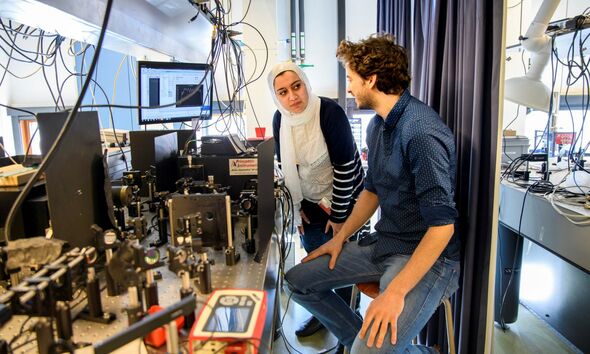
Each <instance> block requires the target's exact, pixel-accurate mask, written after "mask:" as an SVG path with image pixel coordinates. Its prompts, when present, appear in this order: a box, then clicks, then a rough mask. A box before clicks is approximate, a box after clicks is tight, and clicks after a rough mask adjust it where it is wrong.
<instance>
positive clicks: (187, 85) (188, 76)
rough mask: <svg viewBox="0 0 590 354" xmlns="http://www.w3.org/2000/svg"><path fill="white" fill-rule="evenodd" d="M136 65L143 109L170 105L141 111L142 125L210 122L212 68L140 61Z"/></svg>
mask: <svg viewBox="0 0 590 354" xmlns="http://www.w3.org/2000/svg"><path fill="white" fill-rule="evenodd" d="M137 65H138V76H137V77H138V85H137V87H138V94H137V97H138V101H139V104H140V105H141V106H142V107H159V106H166V105H170V106H167V107H160V108H150V109H147V108H140V109H139V114H138V117H139V124H152V123H172V122H185V121H191V120H193V119H202V120H207V119H211V108H212V103H213V97H212V96H213V94H212V79H211V78H212V70H211V66H210V65H208V64H194V63H173V62H155V61H138V62H137ZM179 101H181V102H180V103H178V102H179ZM175 102H176V104H174V103H175Z"/></svg>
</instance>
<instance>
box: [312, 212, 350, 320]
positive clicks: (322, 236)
mask: <svg viewBox="0 0 590 354" xmlns="http://www.w3.org/2000/svg"><path fill="white" fill-rule="evenodd" d="M325 230H326V223H311V224H306V223H303V235H301V244H302V245H303V248H304V249H305V252H307V253H308V254H309V253H310V252H313V251H314V250H315V249H317V248H318V247H320V246H321V245H323V244H324V243H326V242H328V241H330V240H331V239H332V230H331V229H330V231H328V233H327V234H326V233H325V232H324V231H325ZM334 292H335V293H336V294H338V296H340V298H342V299H343V300H344V301H346V303H347V304H349V303H350V298H351V297H352V286H347V287H345V288H340V289H335V290H334ZM360 300H361V298H360V296H359V297H357V302H356V305H355V310H357V311H358V309H359V306H360V303H361V301H360Z"/></svg>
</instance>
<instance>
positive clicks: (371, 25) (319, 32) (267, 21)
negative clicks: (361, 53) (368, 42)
mask: <svg viewBox="0 0 590 354" xmlns="http://www.w3.org/2000/svg"><path fill="white" fill-rule="evenodd" d="M337 1H338V0H322V1H317V0H315V1H314V0H306V1H305V4H304V6H305V41H306V42H305V53H306V60H305V64H309V65H313V66H312V67H307V68H304V69H303V70H304V71H305V72H306V74H307V75H308V78H309V80H310V84H311V86H312V88H313V91H314V93H315V94H317V95H321V96H327V97H332V98H337V96H338V66H339V65H340V64H339V63H338V61H337V60H336V47H337V45H338V22H337V21H338V13H337ZM247 2H248V0H244V4H247ZM277 3H278V4H277ZM277 9H278V10H279V11H281V12H282V13H279V14H276V12H277ZM244 10H245V5H244ZM288 11H289V4H288V1H286V0H258V1H252V5H251V9H250V12H249V13H248V16H247V17H246V21H247V22H250V23H251V24H253V25H254V26H256V27H257V28H258V29H259V30H260V31H261V32H262V33H263V35H264V37H265V39H266V41H267V43H268V46H269V63H268V67H267V70H266V71H265V73H264V75H263V76H262V77H261V78H260V80H258V81H257V82H256V83H254V84H253V85H251V86H250V95H251V97H252V100H253V106H254V109H255V110H256V114H257V115H258V120H259V121H260V124H261V125H262V126H265V127H266V131H267V135H269V134H272V131H271V130H272V116H273V114H274V112H275V110H276V107H275V105H274V103H273V100H272V98H271V96H270V92H269V88H268V85H267V83H266V75H267V73H268V70H269V69H270V68H271V67H272V66H273V65H274V64H276V63H277V62H278V61H279V60H280V59H283V58H284V57H285V56H284V55H281V54H280V53H284V52H282V51H281V50H283V49H284V46H285V43H284V38H279V36H278V35H277V19H279V21H288V20H289V12H288ZM275 14H276V15H275ZM376 19H377V0H366V1H353V0H348V1H346V38H347V39H350V40H358V39H360V38H364V37H366V36H368V35H369V34H372V33H374V32H375V29H376V26H377V25H376ZM288 26H289V25H288V24H287V28H289V27H288ZM279 33H283V31H279ZM281 37H282V36H281ZM244 42H246V43H247V44H248V45H250V46H251V47H252V48H253V49H254V51H255V53H256V55H257V57H258V64H259V68H260V65H261V60H264V53H265V49H264V46H263V45H262V41H261V40H260V39H259V36H258V35H257V34H255V32H254V31H253V30H251V29H249V28H247V27H246V26H244ZM246 58H247V63H246V73H251V72H252V70H253V65H254V63H253V60H252V57H251V54H247V56H246ZM247 75H248V74H247ZM251 110H252V107H250V106H249V105H248V106H247V107H246V112H245V113H246V116H247V120H246V125H247V128H248V136H253V135H254V127H255V126H256V122H255V120H254V116H253V114H252V112H251Z"/></svg>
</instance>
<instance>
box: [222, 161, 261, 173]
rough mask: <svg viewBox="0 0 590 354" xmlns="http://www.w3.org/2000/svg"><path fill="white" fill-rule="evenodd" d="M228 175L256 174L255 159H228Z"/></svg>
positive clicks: (256, 163) (256, 165)
mask: <svg viewBox="0 0 590 354" xmlns="http://www.w3.org/2000/svg"><path fill="white" fill-rule="evenodd" d="M229 175H230V176H248V175H254V176H255V175H258V160H257V159H229Z"/></svg>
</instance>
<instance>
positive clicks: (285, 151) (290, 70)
mask: <svg viewBox="0 0 590 354" xmlns="http://www.w3.org/2000/svg"><path fill="white" fill-rule="evenodd" d="M268 85H269V88H270V91H271V95H272V97H273V100H274V102H275V104H276V106H277V109H278V110H277V111H276V112H275V115H274V118H273V135H274V138H275V144H276V149H275V151H276V153H277V158H278V160H279V162H280V163H281V170H282V171H283V173H284V175H285V184H286V186H287V188H288V189H289V191H290V192H291V196H292V198H293V204H294V205H295V210H296V212H295V216H296V220H295V226H297V228H298V230H299V233H300V235H301V242H302V244H303V247H304V248H305V250H306V251H307V252H308V253H309V252H311V251H313V250H315V249H316V248H318V247H319V246H321V245H322V244H324V243H325V242H327V241H328V240H329V239H331V238H332V233H337V232H338V231H339V230H340V227H341V225H342V223H343V222H344V221H345V220H346V218H347V217H348V215H349V214H350V211H352V207H353V205H354V202H355V200H356V198H357V196H358V194H359V193H360V191H361V190H362V189H363V178H364V171H363V169H362V165H361V160H360V156H359V153H358V149H357V147H356V144H355V142H354V139H353V136H352V131H351V129H350V123H349V122H348V117H347V116H346V113H345V112H344V110H343V109H342V108H341V107H340V106H339V105H338V104H337V103H336V102H334V101H333V100H331V99H329V98H325V97H318V96H316V95H314V94H313V93H312V91H311V86H310V84H309V81H308V79H307V76H305V74H304V73H303V71H302V70H301V69H300V68H299V67H298V66H297V65H295V64H294V63H291V62H284V63H279V64H277V65H275V66H274V67H273V68H272V70H271V71H270V73H269V75H268ZM320 205H321V206H320ZM322 207H323V209H322ZM297 211H300V213H298V212H297ZM337 292H338V293H339V294H340V296H341V297H342V298H343V299H344V300H345V301H347V299H350V288H346V289H339V290H338V291H337ZM343 295H344V296H343ZM320 328H322V325H321V323H320V322H319V321H318V320H317V319H315V318H314V317H312V318H311V319H310V320H308V321H307V322H306V323H305V324H304V326H303V327H302V328H300V329H299V330H297V331H296V332H295V333H296V334H297V336H299V337H305V336H308V335H311V334H313V333H315V332H316V331H317V330H319V329H320Z"/></svg>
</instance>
